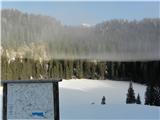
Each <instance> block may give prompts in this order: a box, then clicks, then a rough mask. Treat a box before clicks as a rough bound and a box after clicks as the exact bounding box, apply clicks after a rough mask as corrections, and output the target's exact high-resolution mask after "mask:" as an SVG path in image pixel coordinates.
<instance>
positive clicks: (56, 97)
mask: <svg viewBox="0 0 160 120" xmlns="http://www.w3.org/2000/svg"><path fill="white" fill-rule="evenodd" d="M53 94H54V95H53V97H54V99H53V100H54V104H53V105H54V120H60V117H59V89H58V82H55V83H53Z"/></svg>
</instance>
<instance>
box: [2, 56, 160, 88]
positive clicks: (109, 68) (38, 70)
mask: <svg viewBox="0 0 160 120" xmlns="http://www.w3.org/2000/svg"><path fill="white" fill-rule="evenodd" d="M1 65H2V66H1V73H2V74H1V75H2V76H1V78H2V79H4V80H11V79H12V80H16V79H44V78H45V79H47V78H62V79H71V78H87V79H102V80H103V79H113V80H123V81H124V80H125V81H130V80H132V81H134V82H137V83H141V84H147V85H158V86H160V82H159V80H160V62H159V61H148V62H147V61H146V62H109V61H107V62H105V61H91V60H55V59H53V60H48V61H47V60H46V61H39V60H33V59H28V58H15V59H14V60H9V59H7V57H5V56H2V57H1Z"/></svg>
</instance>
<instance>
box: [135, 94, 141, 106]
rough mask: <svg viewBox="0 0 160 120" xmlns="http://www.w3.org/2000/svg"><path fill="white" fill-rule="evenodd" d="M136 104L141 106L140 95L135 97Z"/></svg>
mask: <svg viewBox="0 0 160 120" xmlns="http://www.w3.org/2000/svg"><path fill="white" fill-rule="evenodd" d="M136 104H141V98H140V95H139V94H138V95H137V99H136Z"/></svg>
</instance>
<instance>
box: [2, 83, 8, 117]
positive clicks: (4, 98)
mask: <svg viewBox="0 0 160 120" xmlns="http://www.w3.org/2000/svg"><path fill="white" fill-rule="evenodd" d="M2 109H3V115H2V116H3V120H7V83H5V84H3V108H2Z"/></svg>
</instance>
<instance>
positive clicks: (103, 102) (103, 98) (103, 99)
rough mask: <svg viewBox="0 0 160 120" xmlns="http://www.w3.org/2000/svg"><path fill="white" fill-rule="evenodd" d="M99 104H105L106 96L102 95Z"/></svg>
mask: <svg viewBox="0 0 160 120" xmlns="http://www.w3.org/2000/svg"><path fill="white" fill-rule="evenodd" d="M101 104H102V105H105V104H106V98H105V96H103V97H102V101H101Z"/></svg>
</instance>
